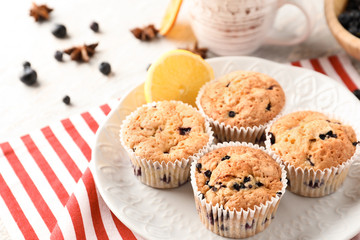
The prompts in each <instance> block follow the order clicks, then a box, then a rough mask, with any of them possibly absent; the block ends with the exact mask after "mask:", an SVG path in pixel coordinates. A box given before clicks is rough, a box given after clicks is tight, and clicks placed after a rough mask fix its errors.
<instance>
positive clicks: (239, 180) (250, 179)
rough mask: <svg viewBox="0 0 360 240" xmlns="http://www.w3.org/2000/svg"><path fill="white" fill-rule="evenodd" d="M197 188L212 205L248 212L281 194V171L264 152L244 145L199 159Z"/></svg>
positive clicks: (212, 152)
mask: <svg viewBox="0 0 360 240" xmlns="http://www.w3.org/2000/svg"><path fill="white" fill-rule="evenodd" d="M195 179H196V185H197V186H198V191H200V192H201V193H202V194H203V196H204V197H205V198H206V201H207V202H210V201H211V203H212V205H214V206H215V205H216V204H217V203H218V204H219V205H222V206H223V207H224V209H229V210H237V211H240V210H241V209H244V210H247V209H248V208H250V209H253V208H254V206H259V205H260V204H261V203H263V204H265V203H266V201H267V200H270V199H271V198H272V197H275V196H276V194H277V193H278V194H281V189H282V183H281V168H280V166H279V165H278V164H277V163H276V162H275V160H274V159H272V158H271V157H270V156H269V155H268V154H266V153H265V152H263V151H261V150H259V149H254V148H250V147H244V146H236V147H223V148H219V149H216V150H213V151H211V152H209V153H207V154H205V155H204V156H203V157H201V158H200V159H199V161H198V162H197V164H196V169H195Z"/></svg>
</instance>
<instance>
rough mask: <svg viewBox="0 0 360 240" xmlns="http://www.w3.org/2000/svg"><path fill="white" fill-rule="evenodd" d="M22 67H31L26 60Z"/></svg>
mask: <svg viewBox="0 0 360 240" xmlns="http://www.w3.org/2000/svg"><path fill="white" fill-rule="evenodd" d="M23 67H24V68H29V67H31V64H30V63H29V62H28V61H26V62H24V63H23Z"/></svg>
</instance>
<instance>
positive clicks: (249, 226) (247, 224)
mask: <svg viewBox="0 0 360 240" xmlns="http://www.w3.org/2000/svg"><path fill="white" fill-rule="evenodd" d="M254 223H255V220H252V223H251V225H250V224H249V223H246V224H245V229H251V228H252V227H253V226H254Z"/></svg>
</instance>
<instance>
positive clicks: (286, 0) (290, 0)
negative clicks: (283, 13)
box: [265, 0, 313, 46]
mask: <svg viewBox="0 0 360 240" xmlns="http://www.w3.org/2000/svg"><path fill="white" fill-rule="evenodd" d="M285 4H291V5H294V6H295V7H297V8H299V9H300V11H301V12H302V13H303V14H304V15H305V18H306V25H305V30H304V32H303V33H302V35H300V36H298V37H296V38H294V39H279V38H276V37H271V36H269V37H267V38H266V39H265V44H269V45H282V46H290V45H295V44H298V43H301V42H303V41H305V40H306V39H307V38H308V37H309V35H310V33H311V30H312V26H313V21H312V18H311V16H310V14H309V13H308V12H307V11H306V10H305V7H303V6H302V5H301V4H300V3H298V2H296V1H295V0H280V1H279V8H281V7H282V6H284V5H285Z"/></svg>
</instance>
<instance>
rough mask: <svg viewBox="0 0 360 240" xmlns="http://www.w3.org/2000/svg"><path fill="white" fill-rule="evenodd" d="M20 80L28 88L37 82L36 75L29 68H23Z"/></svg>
mask: <svg viewBox="0 0 360 240" xmlns="http://www.w3.org/2000/svg"><path fill="white" fill-rule="evenodd" d="M24 65H25V64H24ZM20 80H21V81H22V82H23V83H25V84H26V85H28V86H30V85H33V84H34V83H35V82H36V80H37V73H36V71H35V70H34V69H32V68H31V67H29V66H28V67H25V68H24V71H23V72H22V73H21V75H20Z"/></svg>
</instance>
